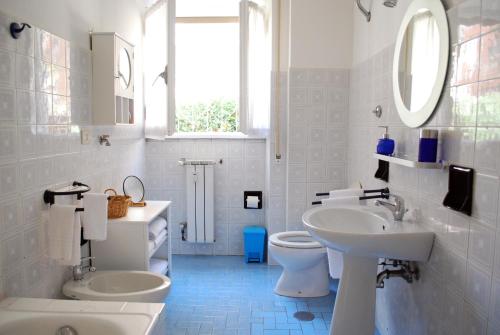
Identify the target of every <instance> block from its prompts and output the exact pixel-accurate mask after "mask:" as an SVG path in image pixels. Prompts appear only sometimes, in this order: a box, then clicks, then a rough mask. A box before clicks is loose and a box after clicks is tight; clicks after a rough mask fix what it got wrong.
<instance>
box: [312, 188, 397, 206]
mask: <svg viewBox="0 0 500 335" xmlns="http://www.w3.org/2000/svg"><path fill="white" fill-rule="evenodd" d="M379 192H380V194H377V195H368V196H364V197H359V200H370V199H389V194H390V191H389V188H387V187H386V188H382V189H378V190H366V191H365V192H364V193H379ZM316 195H319V193H316ZM311 204H312V205H321V204H322V202H321V201H313V202H312V203H311Z"/></svg>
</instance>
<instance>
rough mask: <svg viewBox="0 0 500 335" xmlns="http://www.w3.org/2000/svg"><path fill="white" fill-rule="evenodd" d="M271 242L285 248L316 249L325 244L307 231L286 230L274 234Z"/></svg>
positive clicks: (270, 238)
mask: <svg viewBox="0 0 500 335" xmlns="http://www.w3.org/2000/svg"><path fill="white" fill-rule="evenodd" d="M269 242H271V244H274V245H277V246H279V247H285V248H295V249H316V248H323V246H322V245H321V244H320V243H319V242H317V241H316V240H315V239H313V238H312V237H311V235H310V234H309V233H308V232H307V231H286V232H282V233H276V234H272V235H271V236H270V237H269Z"/></svg>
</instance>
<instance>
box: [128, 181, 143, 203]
mask: <svg viewBox="0 0 500 335" xmlns="http://www.w3.org/2000/svg"><path fill="white" fill-rule="evenodd" d="M123 194H125V195H128V196H130V198H131V200H132V202H133V204H132V205H138V204H141V205H142V204H144V184H143V183H142V180H140V179H139V177H137V176H128V177H127V178H125V179H124V180H123Z"/></svg>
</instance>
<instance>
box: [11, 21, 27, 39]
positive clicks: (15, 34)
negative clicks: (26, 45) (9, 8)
mask: <svg viewBox="0 0 500 335" xmlns="http://www.w3.org/2000/svg"><path fill="white" fill-rule="evenodd" d="M26 27H28V28H31V26H30V25H29V24H27V23H24V22H23V23H21V24H19V23H17V22H12V23H11V24H10V35H11V36H12V38H13V39H16V40H17V39H18V38H19V36H20V35H21V32H22V31H23V30H24V28H26Z"/></svg>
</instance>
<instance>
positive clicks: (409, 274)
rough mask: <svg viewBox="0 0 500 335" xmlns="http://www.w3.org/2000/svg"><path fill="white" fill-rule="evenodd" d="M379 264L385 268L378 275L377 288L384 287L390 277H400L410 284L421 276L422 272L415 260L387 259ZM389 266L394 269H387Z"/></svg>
mask: <svg viewBox="0 0 500 335" xmlns="http://www.w3.org/2000/svg"><path fill="white" fill-rule="evenodd" d="M379 265H382V266H383V268H384V270H382V271H381V272H380V273H379V274H378V275H377V288H384V286H385V280H386V279H389V278H394V277H399V278H402V279H404V280H405V281H406V282H407V283H410V284H411V283H413V282H414V281H416V280H418V279H419V278H420V273H419V271H418V267H417V264H416V263H415V262H409V261H401V260H397V259H386V260H384V262H382V263H380V264H379ZM387 267H392V268H393V269H387Z"/></svg>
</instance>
